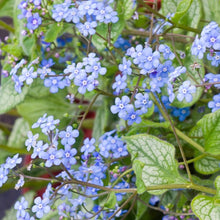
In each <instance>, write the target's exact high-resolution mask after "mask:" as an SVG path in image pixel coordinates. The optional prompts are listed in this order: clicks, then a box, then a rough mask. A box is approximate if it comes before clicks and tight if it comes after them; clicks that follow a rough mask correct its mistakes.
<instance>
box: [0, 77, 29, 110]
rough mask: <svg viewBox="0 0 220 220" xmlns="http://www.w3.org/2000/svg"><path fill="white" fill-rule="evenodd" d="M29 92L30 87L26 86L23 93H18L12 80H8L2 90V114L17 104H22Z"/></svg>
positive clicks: (0, 103) (0, 102)
mask: <svg viewBox="0 0 220 220" xmlns="http://www.w3.org/2000/svg"><path fill="white" fill-rule="evenodd" d="M27 92H28V87H27V86H24V87H23V88H22V92H21V93H17V92H16V91H15V88H14V82H13V81H12V79H8V81H7V82H5V83H4V84H3V85H2V87H1V88H0V97H1V99H0V114H2V113H5V112H7V111H9V110H11V109H12V108H14V107H15V106H16V105H17V104H19V103H21V102H22V101H23V100H24V98H25V96H26V94H27Z"/></svg>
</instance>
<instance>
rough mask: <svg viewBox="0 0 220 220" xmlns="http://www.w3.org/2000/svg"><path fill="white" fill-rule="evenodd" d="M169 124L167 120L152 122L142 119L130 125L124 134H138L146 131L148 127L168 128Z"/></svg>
mask: <svg viewBox="0 0 220 220" xmlns="http://www.w3.org/2000/svg"><path fill="white" fill-rule="evenodd" d="M169 127H170V124H169V122H167V121H165V122H153V121H150V120H146V119H145V120H142V121H141V123H139V124H134V125H132V127H131V129H130V130H129V131H128V133H127V134H126V136H130V135H134V134H140V133H146V131H147V130H148V129H149V128H169Z"/></svg>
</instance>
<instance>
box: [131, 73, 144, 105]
mask: <svg viewBox="0 0 220 220" xmlns="http://www.w3.org/2000/svg"><path fill="white" fill-rule="evenodd" d="M141 77H142V75H141V74H140V75H139V77H138V81H137V83H136V85H135V87H134V92H133V94H132V96H131V101H130V103H132V102H133V99H134V96H135V94H136V93H137V88H138V86H139V83H140V81H141Z"/></svg>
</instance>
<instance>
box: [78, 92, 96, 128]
mask: <svg viewBox="0 0 220 220" xmlns="http://www.w3.org/2000/svg"><path fill="white" fill-rule="evenodd" d="M99 95H100V93H97V94H96V95H95V96H94V98H93V99H92V101H91V102H90V103H89V106H88V108H87V109H86V111H85V113H84V115H83V118H82V119H81V121H80V124H79V127H78V130H80V129H81V127H82V124H83V121H84V120H85V118H86V116H87V114H88V113H89V111H90V109H91V107H92V106H93V104H94V103H95V101H96V99H97V98H98V96H99Z"/></svg>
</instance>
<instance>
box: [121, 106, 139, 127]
mask: <svg viewBox="0 0 220 220" xmlns="http://www.w3.org/2000/svg"><path fill="white" fill-rule="evenodd" d="M126 112H127V114H126V118H125V120H127V121H128V125H132V124H133V123H134V122H135V123H137V124H139V123H140V122H141V118H140V115H141V114H142V112H141V111H140V110H137V111H135V110H134V107H133V105H131V106H130V105H129V106H127V108H126Z"/></svg>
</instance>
